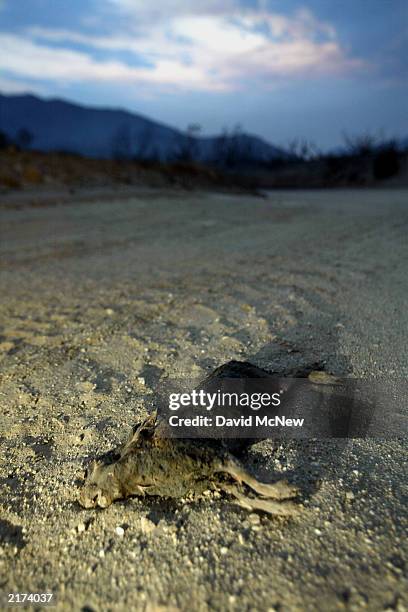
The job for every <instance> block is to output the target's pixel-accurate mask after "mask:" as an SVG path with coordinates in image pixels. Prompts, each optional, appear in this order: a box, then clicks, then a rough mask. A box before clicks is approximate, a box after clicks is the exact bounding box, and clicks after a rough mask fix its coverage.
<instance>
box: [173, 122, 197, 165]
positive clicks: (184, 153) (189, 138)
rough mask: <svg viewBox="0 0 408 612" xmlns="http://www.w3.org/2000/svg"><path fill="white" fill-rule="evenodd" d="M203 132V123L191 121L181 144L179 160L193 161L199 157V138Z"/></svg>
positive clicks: (177, 156)
mask: <svg viewBox="0 0 408 612" xmlns="http://www.w3.org/2000/svg"><path fill="white" fill-rule="evenodd" d="M200 133H201V125H199V124H198V123H191V124H190V125H188V126H187V130H186V133H185V137H184V139H183V141H182V143H181V145H180V148H179V152H178V154H177V155H176V160H177V161H182V162H191V161H196V160H197V158H198V153H199V151H198V143H197V138H198V137H199V135H200Z"/></svg>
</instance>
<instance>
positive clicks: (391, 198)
mask: <svg viewBox="0 0 408 612" xmlns="http://www.w3.org/2000/svg"><path fill="white" fill-rule="evenodd" d="M407 202H408V191H407V190H405V191H404V190H389V191H385V190H378V191H370V190H366V191H349V190H344V191H332V192H327V191H316V192H313V191H310V192H305V191H303V192H301V191H299V192H289V191H287V192H274V193H271V194H269V196H268V197H267V198H255V197H249V196H248V197H247V196H232V195H231V196H230V195H217V194H202V195H200V194H193V193H190V194H185V193H182V192H180V193H178V192H164V191H162V192H160V191H145V192H140V193H138V194H137V193H136V194H134V195H130V194H128V195H127V197H126V198H124V199H122V198H121V197H120V194H118V197H117V199H112V200H110V199H108V200H106V199H103V200H98V199H95V198H90V199H89V201H86V199H85V200H84V199H83V198H82V199H81V201H76V199H75V196H73V197H72V200H68V201H67V200H64V201H63V202H61V203H60V204H58V198H56V199H55V201H50V200H49V199H48V200H47V201H46V203H45V205H44V206H31V205H30V202H29V201H27V202H26V203H25V202H24V199H20V200H18V201H16V200H15V199H14V200H13V199H9V200H7V199H6V198H5V199H3V202H0V222H1V226H0V282H1V293H0V296H1V298H0V299H1V305H0V307H1V311H0V371H1V374H0V377H1V378H0V409H1V414H2V417H1V429H0V443H1V455H0V486H1V489H2V492H1V499H0V502H1V510H0V512H1V514H0V517H1V518H0V546H1V549H0V552H1V555H0V593H2V595H1V596H2V597H3V598H6V599H4V601H6V600H7V594H8V593H11V592H35V593H38V592H44V591H46V592H53V593H54V594H55V595H54V597H55V601H56V603H57V609H61V610H68V609H73V610H81V609H82V610H84V611H85V610H95V611H96V610H108V609H110V610H125V609H136V610H157V609H160V610H162V609H163V610H164V609H168V610H170V609H171V610H173V609H180V610H191V609H194V610H240V611H241V610H277V611H278V610H279V611H280V612H286V611H292V610H294V611H301V610H310V611H312V610H322V611H325V612H326V611H331V610H360V609H363V610H398V611H399V612H402V611H403V610H405V609H406V608H407V606H408V599H407V598H408V589H407V575H406V574H407V538H406V533H407V527H408V521H407V518H408V517H407V515H408V512H407V505H406V494H407V476H406V461H407V442H406V438H403V437H401V439H394V440H370V439H365V440H356V441H342V440H332V441H325V442H323V441H320V442H319V441H310V442H308V443H301V442H297V443H294V442H293V443H287V444H285V445H281V446H279V447H276V445H275V446H274V445H273V444H272V443H271V442H262V443H260V444H258V445H257V446H256V447H254V448H253V450H252V451H251V453H250V454H249V456H248V460H247V464H248V468H249V469H251V470H252V471H253V472H254V473H255V474H256V475H257V476H258V477H259V478H262V479H264V480H266V481H267V480H270V481H272V480H274V479H276V478H277V477H281V476H282V474H285V475H286V476H287V477H288V478H289V479H290V480H291V481H292V482H295V483H297V484H298V485H299V486H300V487H301V489H302V495H303V505H304V511H303V512H302V514H301V516H300V517H297V518H294V519H292V520H286V521H284V520H282V519H271V518H270V517H267V516H261V515H259V518H258V516H257V515H250V516H248V513H246V512H245V511H243V510H242V509H240V508H238V507H237V506H234V505H232V504H231V503H230V501H229V500H228V499H226V498H218V497H212V496H209V497H205V498H204V499H203V500H201V501H199V502H197V503H195V504H188V503H183V502H180V503H170V502H164V501H161V500H154V499H153V500H152V499H151V500H147V501H144V500H139V499H135V500H130V501H127V502H123V503H121V502H120V503H116V504H114V505H112V506H111V507H110V508H108V509H107V510H105V511H92V510H83V509H81V508H80V507H79V505H78V504H77V501H76V499H77V492H78V484H79V482H80V478H81V477H82V475H83V466H84V465H85V464H86V462H87V461H89V458H91V457H93V456H95V455H97V454H99V453H101V452H104V451H106V450H109V449H110V448H112V447H113V446H115V445H116V444H117V443H119V442H120V441H121V440H123V439H124V438H126V436H127V434H128V432H129V430H130V428H131V426H132V424H133V423H134V422H135V420H136V419H137V417H138V415H141V414H145V413H146V407H147V406H149V405H151V402H152V397H153V395H152V394H153V393H154V390H155V389H156V388H157V386H158V385H159V381H160V378H161V377H163V376H166V375H174V374H183V375H186V376H197V375H200V374H204V373H207V372H208V371H209V370H211V369H213V368H214V367H216V366H218V365H220V364H222V363H224V362H226V361H229V360H230V359H239V360H244V359H245V360H249V361H252V362H253V363H255V364H257V365H259V366H262V367H264V368H268V369H271V370H274V371H277V372H281V373H285V372H288V371H291V370H293V369H294V368H296V367H301V366H305V365H308V364H317V365H318V366H323V367H324V368H325V369H326V370H328V371H330V372H332V373H335V374H340V375H342V374H343V375H344V374H347V375H350V376H353V377H356V378H366V379H367V378H368V379H371V380H372V381H373V384H381V382H378V381H379V380H380V379H381V378H384V379H386V380H388V381H389V380H395V384H396V385H398V380H399V379H404V378H406V376H407V374H408V362H407V353H408V351H407V348H408V346H407V344H408V310H407V308H406V303H407V297H408V273H407V267H408V264H407V262H408V241H407V239H406V237H407V233H408V205H407ZM376 381H377V382H376ZM401 411H403V407H401ZM404 496H405V497H404ZM404 500H405V501H404ZM118 528H119V529H118ZM120 528H121V529H120ZM3 605H4V604H3ZM159 606H164V607H159ZM0 607H1V606H0Z"/></svg>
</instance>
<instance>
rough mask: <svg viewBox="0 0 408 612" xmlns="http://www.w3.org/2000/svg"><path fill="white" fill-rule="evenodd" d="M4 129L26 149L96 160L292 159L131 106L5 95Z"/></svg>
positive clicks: (251, 139) (0, 98)
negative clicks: (191, 131) (199, 133)
mask: <svg viewBox="0 0 408 612" xmlns="http://www.w3.org/2000/svg"><path fill="white" fill-rule="evenodd" d="M22 130H24V131H22ZM0 131H2V132H4V133H5V134H6V135H7V136H8V137H9V138H10V139H11V140H13V141H16V140H17V141H18V140H19V139H20V140H21V141H22V146H23V147H24V148H31V149H36V150H39V151H67V152H70V153H77V154H80V155H85V156H87V157H95V158H123V159H131V158H138V159H159V160H162V161H167V160H174V159H180V158H181V159H183V158H184V159H186V158H193V159H196V160H198V161H202V162H214V161H218V162H221V163H225V164H229V163H230V164H233V163H236V162H237V161H238V162H243V163H244V162H248V163H254V162H260V161H262V162H266V161H270V160H273V159H277V158H286V157H287V153H285V152H284V151H283V150H282V149H280V148H278V147H275V146H273V145H271V144H269V143H268V142H266V141H264V140H262V139H261V138H259V137H257V136H252V135H249V134H245V133H237V134H235V135H223V136H218V137H210V138H201V137H199V138H196V137H194V136H193V135H191V136H187V135H186V134H183V133H182V132H180V131H179V130H176V129H174V128H171V127H168V126H166V125H163V124H161V123H157V122H155V121H152V120H150V119H148V118H146V117H143V116H141V115H138V114H135V113H130V112H127V111H125V110H120V109H103V108H93V107H85V106H81V105H79V104H72V103H71V102H66V101H64V100H58V99H50V100H48V99H42V98H39V97H37V96H34V95H28V94H27V95H2V94H0Z"/></svg>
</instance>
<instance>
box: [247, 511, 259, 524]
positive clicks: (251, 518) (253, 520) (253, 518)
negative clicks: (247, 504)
mask: <svg viewBox="0 0 408 612" xmlns="http://www.w3.org/2000/svg"><path fill="white" fill-rule="evenodd" d="M260 522H261V519H260V517H259V514H255V513H252V514H250V515H249V516H248V523H250V524H251V525H259V524H260Z"/></svg>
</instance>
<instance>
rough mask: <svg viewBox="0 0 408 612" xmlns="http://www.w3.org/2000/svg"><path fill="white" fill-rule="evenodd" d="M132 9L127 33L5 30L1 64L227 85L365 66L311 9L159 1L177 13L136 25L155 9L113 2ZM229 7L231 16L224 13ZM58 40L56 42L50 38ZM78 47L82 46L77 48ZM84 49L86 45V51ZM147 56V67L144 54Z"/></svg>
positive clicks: (172, 83)
mask: <svg viewBox="0 0 408 612" xmlns="http://www.w3.org/2000/svg"><path fill="white" fill-rule="evenodd" d="M110 2H111V4H112V5H116V6H117V7H118V8H120V9H121V10H122V11H127V13H128V15H129V23H128V28H127V30H126V31H124V30H123V28H122V29H121V30H119V29H118V31H117V32H114V31H113V32H112V33H111V34H109V35H104V36H100V35H87V34H85V33H81V32H71V31H66V30H51V29H45V28H31V29H30V30H28V31H27V33H26V35H25V36H22V35H17V34H2V33H0V47H1V49H2V53H1V56H0V68H4V69H7V70H8V72H9V73H11V74H15V75H17V76H19V77H21V78H32V79H44V78H45V79H49V80H58V81H61V82H80V81H102V82H112V83H120V82H123V83H134V84H140V85H141V86H144V87H150V89H151V88H152V87H153V86H154V88H156V89H157V87H159V88H160V87H165V88H182V89H185V90H207V91H222V90H234V89H239V88H242V87H245V86H246V85H248V82H250V83H251V84H252V85H255V86H257V87H260V88H266V87H270V86H271V85H273V84H276V83H281V82H285V81H287V80H288V79H293V78H297V77H302V78H304V77H305V76H307V77H309V76H310V75H313V74H315V75H329V76H330V75H337V74H343V73H347V72H350V71H354V70H355V69H357V68H361V67H362V66H363V62H362V61H360V60H358V59H355V58H352V57H349V55H348V54H347V53H346V51H345V49H344V48H343V47H342V45H341V43H340V42H339V40H338V38H337V36H336V32H335V29H334V28H333V27H332V26H331V25H330V24H327V23H325V22H321V21H319V20H318V19H317V18H316V17H315V16H314V15H313V14H312V13H311V12H310V11H308V10H306V9H303V10H300V11H298V12H296V13H295V14H294V15H290V16H289V15H282V14H278V13H271V12H266V11H259V10H252V11H245V12H243V11H242V10H241V12H235V11H234V6H235V5H234V3H232V2H230V3H228V2H220V1H218V0H213V1H211V0H210V1H207V2H196V3H193V2H187V1H186V0H169V1H166V2H156V3H155V4H154V7H155V9H154V10H160V9H161V8H163V10H164V7H166V10H167V11H169V10H170V8H171V10H172V14H173V17H172V19H168V20H167V21H165V22H161V21H160V20H159V21H156V22H154V21H153V22H150V23H147V22H145V25H144V27H143V29H142V30H141V29H140V23H139V22H138V23H135V24H134V23H133V18H136V16H137V15H138V12H139V13H143V15H144V16H145V17H146V16H148V15H150V13H149V12H148V9H147V8H146V5H147V3H146V2H145V1H144V0H143V1H139V0H135V1H133V0H132V1H131V0H110ZM222 12H224V14H222ZM55 42H57V43H58V45H57V46H54V47H50V43H55ZM72 45H76V49H73V48H72ZM79 49H80V50H79ZM94 50H104V51H105V52H112V53H116V52H120V51H126V52H127V53H131V54H132V53H133V54H134V56H135V61H134V62H133V63H129V62H125V61H123V60H120V61H119V60H118V59H113V57H112V59H110V60H104V61H97V60H96V59H95V58H94V57H93V51H94ZM140 59H142V60H144V61H145V63H146V62H147V63H148V66H146V65H143V63H142V65H140V62H139V63H138V61H137V60H140Z"/></svg>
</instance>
